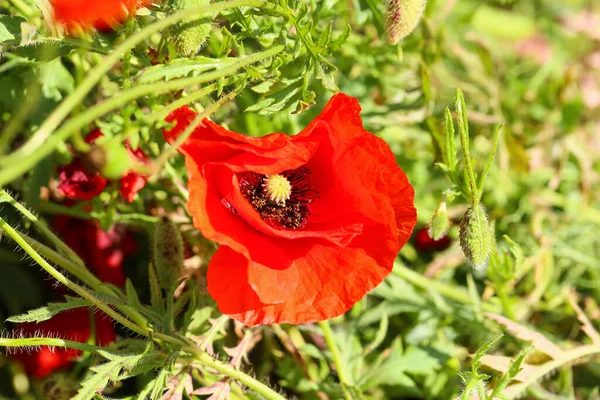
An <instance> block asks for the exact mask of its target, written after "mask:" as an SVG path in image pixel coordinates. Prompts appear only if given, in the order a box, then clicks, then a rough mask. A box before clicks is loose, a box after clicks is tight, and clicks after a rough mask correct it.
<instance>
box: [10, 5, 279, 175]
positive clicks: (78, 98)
mask: <svg viewBox="0 0 600 400" xmlns="http://www.w3.org/2000/svg"><path fill="white" fill-rule="evenodd" d="M39 1H42V2H44V3H45V2H47V0H39ZM242 6H253V7H264V8H269V9H270V10H271V11H274V12H279V13H280V14H281V15H283V16H286V17H287V16H289V13H288V12H287V10H285V9H283V8H281V7H279V6H277V5H274V4H271V3H270V2H268V1H265V0H231V1H224V2H221V3H214V4H210V5H208V6H203V7H195V8H191V9H186V10H181V11H179V12H177V13H174V14H172V15H170V16H169V17H167V18H165V19H162V20H159V21H156V22H155V23H153V24H151V25H148V26H146V27H144V28H143V29H140V30H139V31H137V32H136V33H134V34H133V35H131V36H130V37H128V38H127V39H126V40H125V41H124V42H123V43H121V45H119V46H118V47H117V48H116V49H114V51H112V52H111V53H110V54H109V55H107V56H106V57H105V58H104V59H103V60H102V62H100V63H99V64H98V65H97V66H96V67H95V68H93V69H92V70H91V71H90V72H89V73H88V76H87V78H86V79H85V80H84V81H83V82H82V83H81V84H80V85H79V86H77V88H76V89H75V90H74V91H73V93H71V94H70V95H69V96H68V97H67V98H66V99H65V100H64V101H63V102H62V103H60V105H59V106H58V107H57V108H55V109H54V111H53V112H52V114H50V116H48V118H46V120H45V121H44V122H43V123H42V124H41V125H40V127H39V128H38V130H37V131H36V132H35V133H34V134H33V136H32V137H31V138H30V139H29V140H28V141H27V142H26V143H25V144H24V145H23V146H22V147H21V148H20V149H19V150H17V151H16V152H14V153H12V154H10V155H7V156H5V157H1V158H0V166H6V165H10V164H12V163H14V162H15V161H20V160H23V159H26V158H27V157H29V156H32V155H33V154H37V153H38V152H37V150H38V148H39V147H40V146H41V145H43V144H44V143H45V142H46V140H48V138H49V137H51V136H50V135H52V132H54V130H55V129H56V128H57V127H58V126H59V125H60V124H61V122H62V121H63V120H64V119H65V118H66V117H67V116H68V115H69V113H71V111H73V109H74V108H75V107H77V106H78V105H79V104H81V103H82V102H83V100H84V98H85V96H86V95H87V94H88V93H89V92H90V91H91V90H92V89H93V88H94V86H96V84H97V83H98V82H99V81H100V79H102V77H103V76H104V75H105V74H106V73H107V72H108V71H109V70H110V69H111V68H112V66H113V65H114V64H115V63H116V62H117V61H119V59H120V58H121V57H122V56H123V55H124V54H125V52H127V51H129V50H130V49H131V48H133V47H134V46H136V45H137V44H139V43H141V42H143V41H144V40H146V39H147V38H148V37H149V36H150V35H152V34H154V33H156V32H160V31H161V30H162V29H164V28H167V27H168V26H171V25H173V24H176V23H177V22H179V21H182V20H184V19H186V18H189V17H192V16H195V15H203V14H207V13H216V12H219V11H223V10H226V9H228V8H235V7H242ZM54 136H55V135H53V136H52V137H54ZM2 184H3V182H2V179H0V185H2Z"/></svg>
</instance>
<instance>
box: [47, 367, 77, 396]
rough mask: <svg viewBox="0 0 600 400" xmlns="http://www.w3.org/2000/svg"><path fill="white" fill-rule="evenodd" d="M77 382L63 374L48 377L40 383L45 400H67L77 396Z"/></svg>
mask: <svg viewBox="0 0 600 400" xmlns="http://www.w3.org/2000/svg"><path fill="white" fill-rule="evenodd" d="M78 387H79V382H78V381H77V380H75V379H74V378H73V377H71V376H70V375H68V374H66V373H64V372H58V373H54V374H52V375H50V376H49V377H47V378H46V379H44V381H43V382H42V391H43V393H44V398H45V399H50V400H67V399H70V398H72V397H74V396H75V395H76V394H77V388H78Z"/></svg>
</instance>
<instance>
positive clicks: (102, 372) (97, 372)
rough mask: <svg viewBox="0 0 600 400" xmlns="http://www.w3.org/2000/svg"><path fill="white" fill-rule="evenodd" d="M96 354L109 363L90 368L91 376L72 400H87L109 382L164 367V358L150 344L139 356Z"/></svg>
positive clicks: (99, 352) (100, 391) (114, 353)
mask: <svg viewBox="0 0 600 400" xmlns="http://www.w3.org/2000/svg"><path fill="white" fill-rule="evenodd" d="M97 353H98V354H99V355H101V356H102V357H104V358H106V359H107V360H109V361H108V362H107V363H103V364H99V365H95V366H93V367H91V368H90V370H91V371H92V372H93V375H91V376H89V377H88V378H87V379H85V380H84V381H83V382H81V387H80V389H79V391H78V392H77V395H76V396H75V397H73V400H87V399H89V398H92V397H93V396H94V395H95V394H101V393H102V392H103V391H104V389H105V388H106V386H107V385H108V384H109V383H110V382H117V381H120V380H123V379H127V378H130V377H132V376H135V375H139V374H142V373H145V372H148V371H150V370H152V369H154V368H157V367H159V366H160V365H164V357H160V353H158V352H157V351H154V345H153V344H152V342H148V345H147V347H146V349H145V350H144V351H143V352H142V353H139V354H133V355H132V354H127V353H126V352H123V353H121V352H112V351H110V350H98V351H97Z"/></svg>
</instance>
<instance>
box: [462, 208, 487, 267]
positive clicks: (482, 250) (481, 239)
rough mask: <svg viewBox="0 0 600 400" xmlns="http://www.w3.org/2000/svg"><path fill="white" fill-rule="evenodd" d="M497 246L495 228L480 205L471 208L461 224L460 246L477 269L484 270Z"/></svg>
mask: <svg viewBox="0 0 600 400" xmlns="http://www.w3.org/2000/svg"><path fill="white" fill-rule="evenodd" d="M495 245H496V240H495V238H494V228H493V227H492V225H491V224H490V219H489V217H488V215H487V213H486V212H485V208H484V207H483V206H482V205H481V204H480V203H478V204H475V205H474V206H472V207H470V208H469V209H468V210H467V211H466V212H465V214H464V215H463V217H462V220H461V223H460V246H461V247H462V249H463V252H464V253H465V255H466V256H467V260H469V262H470V263H471V265H473V267H474V268H475V269H481V268H484V267H485V266H486V265H487V263H488V261H489V259H490V254H491V253H492V250H493V249H494V247H495Z"/></svg>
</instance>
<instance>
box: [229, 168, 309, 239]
mask: <svg viewBox="0 0 600 400" xmlns="http://www.w3.org/2000/svg"><path fill="white" fill-rule="evenodd" d="M310 174H311V173H310V169H308V168H306V167H300V168H298V169H294V170H288V171H284V172H282V173H280V174H276V175H269V176H267V175H262V174H257V173H256V172H244V173H241V174H239V175H238V179H239V182H240V191H241V192H242V195H243V196H244V198H245V199H246V200H248V202H249V203H250V204H251V205H252V207H253V208H254V209H255V210H256V211H258V213H259V214H260V216H261V217H262V219H263V220H265V221H266V222H267V223H268V224H270V225H271V226H274V227H277V228H285V229H297V228H303V227H304V226H305V225H306V222H307V220H308V217H309V216H310V214H311V210H310V204H311V203H312V202H313V201H314V199H315V198H317V197H318V196H319V193H318V191H317V190H316V189H315V188H314V187H313V186H314V185H313V184H312V181H311V179H310Z"/></svg>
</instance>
